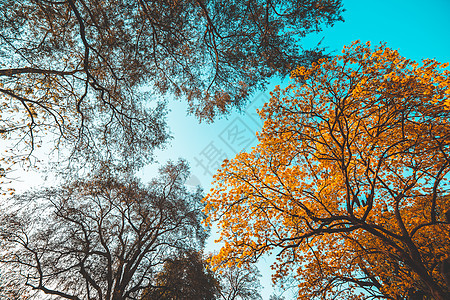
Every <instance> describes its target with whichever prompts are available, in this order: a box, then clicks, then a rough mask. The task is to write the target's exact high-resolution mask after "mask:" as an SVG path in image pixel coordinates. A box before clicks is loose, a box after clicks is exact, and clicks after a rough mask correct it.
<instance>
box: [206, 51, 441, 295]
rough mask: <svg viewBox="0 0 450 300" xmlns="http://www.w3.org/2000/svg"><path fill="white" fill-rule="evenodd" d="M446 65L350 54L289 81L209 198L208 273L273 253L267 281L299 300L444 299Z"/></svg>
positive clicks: (390, 53) (298, 73) (225, 166)
mask: <svg viewBox="0 0 450 300" xmlns="http://www.w3.org/2000/svg"><path fill="white" fill-rule="evenodd" d="M447 66H448V64H440V63H438V62H436V61H435V60H432V59H425V60H423V61H422V64H421V65H419V64H418V63H416V62H415V61H411V60H408V59H405V58H403V57H401V56H400V55H399V54H398V52H397V51H395V50H391V49H389V48H387V47H386V46H384V45H381V46H378V47H375V48H371V47H370V45H369V43H368V44H367V45H362V44H359V43H358V42H356V43H354V44H352V45H351V46H350V47H347V48H344V50H343V54H342V55H340V56H338V57H336V58H334V59H332V60H327V59H322V60H320V61H319V63H317V64H312V66H311V67H309V68H305V67H299V68H298V69H297V70H295V71H294V72H293V73H292V77H293V83H292V84H291V85H289V86H288V87H287V88H286V89H284V90H281V89H280V88H279V87H278V88H276V89H275V91H274V92H273V93H272V98H271V99H270V103H268V104H266V105H265V106H264V108H263V109H262V110H261V111H260V115H261V117H262V118H263V119H264V120H265V122H264V127H263V129H262V131H261V133H259V134H258V139H259V144H258V145H257V146H256V147H255V148H253V150H252V151H251V152H250V153H240V154H238V155H237V156H236V157H235V158H234V159H232V160H230V161H225V162H224V164H223V166H222V168H221V170H219V172H218V174H217V175H216V176H215V183H214V187H213V189H212V190H211V192H210V194H209V195H208V196H207V197H206V198H205V201H206V203H207V208H206V211H207V212H208V214H209V222H212V221H214V220H218V222H219V225H220V227H221V228H222V234H221V238H220V240H221V241H223V242H224V243H225V246H224V247H223V248H222V249H221V251H220V253H219V254H218V255H216V256H215V257H214V259H213V263H216V264H217V263H223V262H227V263H228V264H237V265H241V264H245V263H246V262H248V261H254V260H257V259H258V258H259V257H260V256H261V255H263V254H265V253H271V252H273V251H279V252H278V256H277V257H278V260H277V262H276V263H275V264H274V265H273V268H274V269H275V270H276V271H277V272H276V274H275V276H274V279H275V280H283V278H286V277H287V276H291V275H292V276H295V278H296V279H297V280H298V288H299V293H298V298H299V299H328V298H333V299H371V298H386V299H405V298H407V297H412V296H413V294H425V295H428V296H432V297H434V299H448V296H449V292H450V287H449V286H448V285H446V284H445V282H444V278H443V274H444V273H443V272H440V266H441V265H442V266H444V265H448V259H449V255H450V252H449V249H450V241H449V236H450V235H449V234H450V225H449V221H448V220H446V219H445V213H446V212H447V213H448V212H449V209H450V201H449V197H450V194H449V179H450V176H449V171H450V157H449V156H448V154H449V153H450V122H449V121H450V119H449V117H450V110H449V104H450V98H449V94H450V72H449V71H448V70H447V69H445V68H446V67H447Z"/></svg>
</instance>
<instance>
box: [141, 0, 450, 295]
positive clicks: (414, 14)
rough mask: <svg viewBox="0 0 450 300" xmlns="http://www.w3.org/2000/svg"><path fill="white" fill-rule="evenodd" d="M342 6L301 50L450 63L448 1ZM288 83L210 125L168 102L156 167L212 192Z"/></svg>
mask: <svg viewBox="0 0 450 300" xmlns="http://www.w3.org/2000/svg"><path fill="white" fill-rule="evenodd" d="M343 6H344V9H345V10H346V11H345V12H344V14H343V17H344V20H345V22H340V23H337V24H335V25H334V26H333V27H330V28H326V29H325V30H324V31H322V32H320V33H318V34H314V35H310V36H308V38H307V39H306V40H305V43H304V44H303V47H304V48H305V49H307V48H308V47H313V46H314V45H315V44H316V43H317V42H319V41H320V40H322V39H323V40H322V44H321V45H322V46H325V47H327V51H329V52H332V54H333V53H335V54H339V53H340V52H341V50H342V48H343V46H344V45H349V44H351V42H353V41H355V40H361V42H367V41H370V42H371V43H372V45H376V44H379V43H380V42H381V43H386V45H387V46H388V47H389V48H391V49H395V50H398V51H399V53H400V55H402V56H404V57H406V58H408V59H413V60H416V61H420V60H421V59H424V58H435V59H436V60H438V61H440V62H450V0H428V1H416V0H410V1H406V0H402V1H400V0H390V1H388V0H378V1H361V0H343ZM288 83H289V79H285V80H283V81H282V80H280V79H279V78H274V79H273V80H272V81H271V83H270V85H269V86H268V88H267V89H266V90H264V91H258V92H256V93H255V94H254V95H253V97H252V98H251V101H250V104H249V105H248V106H247V107H246V108H245V109H244V110H243V111H242V112H241V113H237V112H234V113H232V114H230V115H229V116H228V117H226V118H222V119H219V120H217V121H216V122H214V123H213V124H207V123H201V124H199V123H198V121H197V120H196V119H195V117H194V116H186V109H187V107H186V105H185V103H183V102H177V101H172V102H170V104H169V107H170V109H171V111H170V112H169V114H168V124H169V127H170V129H171V132H172V136H173V140H172V142H171V145H169V146H168V147H167V148H166V149H164V150H163V151H160V152H158V155H157V157H158V158H157V159H158V161H159V162H160V163H163V162H164V161H166V160H168V159H171V160H177V159H178V158H180V157H182V158H185V159H186V160H187V161H188V162H189V164H190V166H191V174H192V175H191V178H190V179H189V180H188V184H189V185H191V186H196V185H201V186H202V187H203V188H204V190H205V192H207V191H208V190H209V189H210V188H211V181H212V175H213V174H214V173H215V170H216V169H217V168H218V167H219V166H220V163H221V161H222V160H223V158H225V157H226V158H233V157H234V156H235V155H236V153H238V152H239V151H240V150H242V149H244V150H249V149H250V148H251V147H252V146H254V145H255V144H256V143H257V140H256V137H255V132H256V131H257V130H259V129H260V128H261V126H262V122H261V121H260V120H259V118H258V116H257V115H256V108H259V107H261V106H262V104H263V103H264V102H265V101H268V100H269V92H270V91H271V90H273V89H274V87H275V85H278V84H279V85H281V86H282V87H283V86H286V85H287V84H288ZM154 172H155V166H149V167H146V168H144V169H143V170H142V172H141V176H142V177H143V178H144V180H145V179H147V178H148V179H150V178H151V177H152V176H153V174H154ZM215 231H216V230H215V229H214V228H213V233H212V237H211V238H210V240H209V243H208V246H207V249H206V250H207V251H213V250H217V249H218V247H219V245H217V244H215V243H214V239H217V237H218V235H217V233H215ZM271 261H272V259H271V258H266V260H265V261H264V260H263V261H262V262H261V263H260V264H259V265H258V266H259V269H260V272H261V274H262V278H261V284H262V286H263V287H264V289H263V293H262V295H263V299H264V300H267V299H269V296H270V294H271V293H272V286H271V281H270V274H271V272H270V262H271ZM284 296H285V298H286V300H288V299H291V296H290V294H289V292H286V293H285V294H284Z"/></svg>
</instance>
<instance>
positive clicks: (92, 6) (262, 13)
mask: <svg viewBox="0 0 450 300" xmlns="http://www.w3.org/2000/svg"><path fill="white" fill-rule="evenodd" d="M341 12H342V9H341V1H340V0H333V1H312V0H303V1H281V0H271V1H258V0H251V1H245V2H242V1H203V0H176V1H160V0H158V1H154V0H134V1H128V0H127V1H125V0H107V1H98V0H63V1H47V0H19V1H16V0H5V1H2V2H1V4H0V41H1V47H0V57H1V63H0V101H1V102H0V106H1V111H2V118H1V120H0V135H1V136H2V137H3V138H4V139H11V140H13V141H14V142H15V143H17V144H15V146H16V147H18V149H14V151H11V152H10V153H9V155H7V156H5V157H4V158H2V159H4V160H7V161H4V162H3V163H2V164H3V166H1V167H2V168H3V169H4V170H8V167H9V166H10V165H11V164H13V163H15V162H17V161H20V160H22V159H29V158H30V156H31V154H32V153H33V151H34V150H35V148H36V147H38V146H40V143H42V142H45V143H48V142H49V141H50V139H51V137H50V136H52V137H53V141H54V143H53V146H54V147H55V148H60V147H62V146H64V145H65V146H70V147H68V148H69V149H71V150H73V149H75V150H82V154H81V155H78V157H79V158H80V157H83V158H85V156H86V155H87V154H86V153H89V154H90V155H98V154H99V153H101V154H102V155H103V160H106V158H105V157H107V158H110V159H111V158H114V157H115V156H114V155H115V153H116V152H119V153H122V152H125V153H126V154H127V155H125V156H124V157H128V156H129V159H128V160H129V162H130V163H133V164H138V165H139V162H142V161H144V162H145V161H146V160H148V159H149V157H151V151H150V150H152V149H153V148H154V147H155V146H156V145H161V143H162V142H164V141H165V140H166V139H167V134H166V133H165V124H164V122H163V120H162V117H163V115H164V105H163V104H161V103H158V104H157V103H155V102H154V101H153V102H151V103H153V104H151V103H150V101H149V99H150V97H156V96H154V95H153V96H152V94H151V93H147V92H148V91H149V90H150V91H152V92H159V93H161V94H166V93H171V94H172V95H175V96H183V97H185V98H186V99H187V100H188V102H189V103H190V107H191V108H190V110H191V112H192V113H195V114H196V115H197V116H198V117H199V118H200V119H206V120H212V119H213V118H214V116H215V115H216V114H223V113H226V112H227V111H228V110H229V109H230V108H231V107H240V106H241V105H243V103H244V102H245V100H246V99H247V98H248V96H249V94H250V93H251V92H252V91H254V90H256V89H258V88H261V87H263V86H264V85H265V84H266V82H267V79H268V78H270V77H271V76H273V75H275V74H287V73H288V72H289V71H290V68H291V67H292V66H294V65H297V64H301V63H303V62H309V61H311V60H315V59H317V58H318V57H320V56H321V55H322V54H321V52H320V51H319V50H317V51H303V50H301V48H300V47H299V44H298V42H299V40H300V39H301V38H302V37H303V36H304V35H306V34H307V33H310V32H315V31H319V30H320V29H321V25H322V24H327V25H332V24H333V23H334V22H335V21H339V20H341V17H340V14H341ZM149 103H150V104H149ZM49 132H51V133H53V135H50V134H49ZM118 142H120V143H118ZM111 144H112V146H111ZM118 145H119V146H120V147H119V148H118V149H117V148H114V147H117V146H118ZM108 146H110V147H113V148H114V149H109V148H108ZM99 149H100V150H102V151H99ZM105 149H106V150H105ZM87 150H89V151H87ZM71 155H72V156H71V157H72V158H73V157H74V156H75V154H74V153H72V154H71ZM87 161H89V159H87ZM118 161H120V160H118Z"/></svg>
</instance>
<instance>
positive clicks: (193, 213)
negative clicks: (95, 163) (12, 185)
mask: <svg viewBox="0 0 450 300" xmlns="http://www.w3.org/2000/svg"><path fill="white" fill-rule="evenodd" d="M160 172H161V175H160V177H159V178H158V179H155V180H153V181H152V182H151V183H150V185H148V186H144V185H142V184H141V183H139V182H138V181H137V180H136V179H134V178H132V177H130V176H119V177H118V176H117V174H116V175H114V174H108V173H106V172H100V173H99V175H98V176H97V177H95V176H93V177H91V178H86V179H85V180H79V181H76V182H73V183H71V184H68V185H65V186H62V187H61V188H53V189H46V190H43V191H40V192H33V193H31V192H30V193H26V194H24V195H19V196H15V199H16V202H15V203H14V204H13V206H12V207H11V208H9V209H7V210H6V211H4V213H3V214H2V220H1V225H0V226H1V231H0V232H1V233H0V238H1V239H0V248H1V249H2V250H1V253H0V255H1V256H0V274H8V278H7V279H9V280H11V281H14V282H16V283H18V282H19V280H21V283H22V284H21V286H23V289H24V291H25V292H26V291H29V292H30V298H34V299H43V298H44V299H47V298H49V299H50V298H51V299H53V297H55V296H57V297H59V298H61V299H73V300H75V299H108V300H110V299H111V300H112V299H114V300H117V299H136V298H138V297H139V296H140V295H141V294H142V291H143V290H144V288H145V287H147V286H148V285H149V284H150V283H152V282H153V280H154V276H155V275H156V274H157V273H158V272H159V270H160V269H161V267H162V266H163V263H164V261H165V259H166V258H167V257H169V256H171V255H172V254H173V253H175V252H178V251H182V250H183V251H187V250H189V249H201V248H202V247H203V243H204V240H205V238H206V236H207V232H206V231H205V228H204V227H203V226H202V225H201V220H202V219H203V217H204V215H203V213H202V211H201V210H202V205H201V202H200V199H201V193H200V191H197V192H195V193H191V192H188V191H187V190H186V188H185V186H184V182H185V180H186V179H187V177H188V169H187V166H186V164H185V163H184V162H183V161H180V162H178V163H168V164H167V165H166V166H164V167H163V168H161V171H160ZM113 175H114V176H113ZM16 286H19V284H16ZM45 297H46V298H45Z"/></svg>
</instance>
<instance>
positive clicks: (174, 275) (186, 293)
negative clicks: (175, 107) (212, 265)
mask: <svg viewBox="0 0 450 300" xmlns="http://www.w3.org/2000/svg"><path fill="white" fill-rule="evenodd" d="M219 288H220V287H219V283H218V282H217V280H216V279H215V277H214V274H213V273H212V271H211V270H210V269H207V264H206V262H205V261H204V260H203V258H202V255H201V252H196V251H189V252H184V253H180V254H176V255H175V256H174V257H173V258H168V259H167V260H166V262H165V263H164V267H163V270H162V271H161V272H159V273H158V274H157V275H156V280H155V283H153V284H152V286H151V287H148V288H147V289H146V292H145V294H144V296H143V297H142V299H143V300H158V299H161V300H190V299H198V300H214V299H216V295H217V293H218V291H219Z"/></svg>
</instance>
